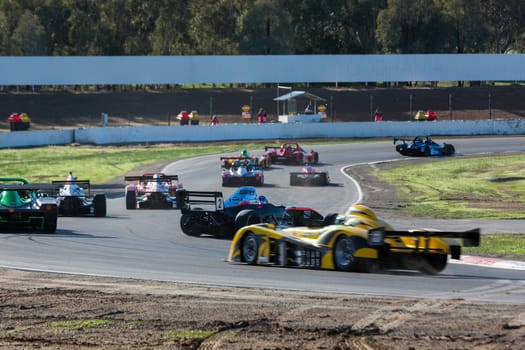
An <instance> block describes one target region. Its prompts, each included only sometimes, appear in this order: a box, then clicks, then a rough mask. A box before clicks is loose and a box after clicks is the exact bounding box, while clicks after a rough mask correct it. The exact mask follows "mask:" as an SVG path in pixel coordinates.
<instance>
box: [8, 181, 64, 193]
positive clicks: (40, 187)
mask: <svg viewBox="0 0 525 350" xmlns="http://www.w3.org/2000/svg"><path fill="white" fill-rule="evenodd" d="M58 189H59V186H57V185H50V184H38V183H29V184H0V191H19V190H22V191H43V192H47V191H57V190H58Z"/></svg>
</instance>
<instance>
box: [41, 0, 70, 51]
mask: <svg viewBox="0 0 525 350" xmlns="http://www.w3.org/2000/svg"><path fill="white" fill-rule="evenodd" d="M35 14H36V15H37V16H38V18H39V19H40V22H41V23H42V25H43V26H44V30H45V33H46V40H47V53H46V55H50V56H53V55H64V54H66V52H67V51H66V49H67V48H68V47H69V41H68V33H69V27H68V18H69V16H70V12H69V9H68V7H67V6H65V4H64V2H63V0H45V1H43V2H42V3H39V5H37V6H36V7H35Z"/></svg>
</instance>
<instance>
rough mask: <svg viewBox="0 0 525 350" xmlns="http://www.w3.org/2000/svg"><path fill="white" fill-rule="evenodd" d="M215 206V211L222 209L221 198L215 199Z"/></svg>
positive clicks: (222, 202)
mask: <svg viewBox="0 0 525 350" xmlns="http://www.w3.org/2000/svg"><path fill="white" fill-rule="evenodd" d="M215 205H216V206H217V210H223V209H224V201H223V200H222V197H218V198H216V199H215Z"/></svg>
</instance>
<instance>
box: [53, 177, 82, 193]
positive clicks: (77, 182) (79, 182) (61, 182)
mask: <svg viewBox="0 0 525 350" xmlns="http://www.w3.org/2000/svg"><path fill="white" fill-rule="evenodd" d="M51 184H53V185H57V186H60V187H64V186H65V185H78V186H80V187H82V188H83V189H84V190H85V191H87V194H88V195H89V192H90V191H91V184H90V183H89V180H53V181H51Z"/></svg>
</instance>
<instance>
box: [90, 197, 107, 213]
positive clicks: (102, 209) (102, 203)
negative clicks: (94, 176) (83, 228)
mask: <svg viewBox="0 0 525 350" xmlns="http://www.w3.org/2000/svg"><path fill="white" fill-rule="evenodd" d="M106 208H107V206H106V195H105V194H96V195H95V198H93V215H95V216H96V217H104V216H106Z"/></svg>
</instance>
